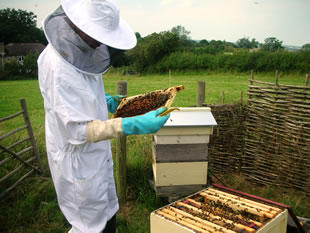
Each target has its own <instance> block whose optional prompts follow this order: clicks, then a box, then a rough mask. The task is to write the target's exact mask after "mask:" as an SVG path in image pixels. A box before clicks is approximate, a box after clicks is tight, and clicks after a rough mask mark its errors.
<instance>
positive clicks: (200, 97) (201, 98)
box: [197, 81, 206, 107]
mask: <svg viewBox="0 0 310 233" xmlns="http://www.w3.org/2000/svg"><path fill="white" fill-rule="evenodd" d="M205 88H206V83H205V82H203V81H198V83H197V107H202V105H203V104H204V102H205V96H206V95H205Z"/></svg>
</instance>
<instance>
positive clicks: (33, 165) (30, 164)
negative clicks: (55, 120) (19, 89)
mask: <svg viewBox="0 0 310 233" xmlns="http://www.w3.org/2000/svg"><path fill="white" fill-rule="evenodd" d="M20 105H21V109H22V110H21V111H20V112H17V113H14V114H12V115H10V116H8V117H4V118H1V119H0V122H4V121H8V120H11V119H14V118H15V117H18V116H20V115H23V119H24V123H25V125H23V126H21V127H19V128H16V129H13V130H11V131H10V132H8V133H6V134H4V135H1V136H0V154H4V153H6V154H8V155H9V157H6V158H4V159H2V160H1V161H0V168H1V167H3V166H5V165H6V164H8V163H9V162H11V163H12V162H15V161H19V162H20V163H21V164H20V165H19V166H18V167H16V168H14V169H13V170H12V171H8V172H7V174H5V175H3V176H2V177H0V184H1V183H2V182H5V181H6V180H8V179H9V178H10V177H11V176H13V175H16V173H17V172H19V171H21V170H22V169H23V168H26V171H25V174H23V175H22V176H21V177H19V179H18V180H17V181H15V182H14V183H13V184H10V185H9V187H7V188H6V189H5V190H3V191H2V192H1V193H0V197H1V196H3V195H5V194H6V193H7V192H9V191H11V190H12V189H13V188H15V187H16V186H17V185H18V184H19V183H21V182H22V181H23V180H25V179H26V178H27V177H28V176H30V175H31V174H32V173H33V172H38V173H39V174H41V175H44V169H43V166H42V163H41V160H40V155H39V151H38V148H37V145H36V141H35V138H34V134H33V130H32V126H31V122H30V119H29V115H28V111H27V106H26V100H25V99H20ZM25 129H26V130H27V137H26V138H23V139H20V140H18V141H16V142H14V143H13V144H11V145H9V146H4V145H3V144H1V141H3V140H4V139H7V138H9V137H10V136H12V135H15V134H16V133H18V132H21V131H23V130H25ZM28 141H29V142H30V144H31V145H30V146H28V147H27V148H24V149H21V150H20V151H18V152H14V151H13V148H16V147H17V146H18V145H21V144H22V143H25V142H28ZM29 151H32V153H33V156H32V157H30V158H29V157H27V158H24V156H23V155H24V154H26V153H27V152H29ZM27 169H29V170H27Z"/></svg>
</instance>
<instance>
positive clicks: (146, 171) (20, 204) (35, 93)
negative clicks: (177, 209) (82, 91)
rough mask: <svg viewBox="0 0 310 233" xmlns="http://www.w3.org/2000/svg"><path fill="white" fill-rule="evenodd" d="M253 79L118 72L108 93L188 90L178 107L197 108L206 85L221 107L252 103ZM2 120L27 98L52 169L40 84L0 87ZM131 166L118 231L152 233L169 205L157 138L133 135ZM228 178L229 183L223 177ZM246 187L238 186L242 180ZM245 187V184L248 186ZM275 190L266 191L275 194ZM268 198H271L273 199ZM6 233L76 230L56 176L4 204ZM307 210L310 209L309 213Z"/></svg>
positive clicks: (0, 126)
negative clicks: (158, 172) (159, 178)
mask: <svg viewBox="0 0 310 233" xmlns="http://www.w3.org/2000/svg"><path fill="white" fill-rule="evenodd" d="M249 78H250V75H249V74H228V73H222V74H217V73H214V74H210V73H209V74H204V73H203V72H197V73H188V74H178V73H174V72H171V74H170V75H168V74H166V75H150V76H121V75H119V74H117V72H113V73H108V74H107V75H105V76H104V77H103V82H104V84H105V90H106V92H108V93H109V94H111V95H113V94H115V93H116V85H117V82H118V81H120V80H125V81H127V83H128V96H131V95H136V94H140V93H144V92H148V91H152V90H157V89H163V88H166V87H170V86H174V85H184V87H185V89H184V90H183V91H181V92H180V93H179V94H178V95H177V97H176V99H175V102H174V106H180V107H182V106H183V107H184V106H193V105H195V103H196V89H197V81H200V80H202V81H205V82H206V101H205V102H206V103H208V104H216V103H220V102H221V93H222V92H225V101H226V102H227V103H233V102H237V101H239V100H240V93H241V91H243V93H244V100H246V99H247V97H246V92H247V85H248V79H249ZM257 79H259V80H263V81H270V82H273V80H274V74H257ZM279 82H280V83H285V84H293V85H303V84H304V76H298V75H282V74H281V75H280V79H279ZM0 93H1V95H0V109H1V111H0V118H2V117H5V116H8V115H10V114H13V113H15V112H17V111H19V110H20V106H19V101H18V100H19V98H26V101H27V106H28V111H29V115H30V120H31V123H32V126H33V130H34V133H35V138H36V141H37V144H38V147H39V151H40V155H41V158H42V161H43V164H44V167H45V168H46V170H48V164H47V159H46V149H45V139H44V109H43V99H42V97H41V95H40V91H39V86H38V81H35V80H27V81H2V82H0ZM19 124H22V119H18V120H15V121H13V122H12V123H11V124H9V125H7V124H4V123H0V135H3V134H4V133H6V132H8V131H9V130H10V129H12V128H13V127H15V126H17V125H19ZM111 142H112V152H113V154H115V142H114V140H112V141H111ZM127 143H128V145H127V148H128V151H127V166H128V192H127V198H126V200H125V201H124V202H123V203H121V204H120V211H119V213H118V216H117V223H118V230H117V231H118V232H119V233H124V232H129V233H131V232H132V233H139V232H141V233H142V232H143V233H145V232H149V214H150V212H151V211H153V210H155V209H157V208H159V207H161V206H163V205H164V204H165V203H166V202H165V200H163V199H159V198H157V197H156V195H155V193H154V191H153V190H152V188H151V187H150V186H149V180H150V179H152V168H151V163H152V159H151V136H150V135H140V136H129V137H128V139H127ZM223 179H224V178H223ZM224 180H225V182H227V184H228V185H229V186H231V187H236V188H238V189H240V190H241V189H242V191H249V192H252V193H253V192H255V190H259V189H258V188H257V187H255V186H252V185H251V184H247V183H246V181H245V180H242V179H241V178H240V177H238V176H231V177H230V178H229V179H224ZM238 180H240V181H242V182H239V183H238V182H236V181H238ZM244 184H245V185H244ZM269 189H271V188H266V190H269ZM281 192H282V191H280V189H279V190H277V191H272V192H271V191H270V192H267V191H266V192H265V193H264V191H262V192H260V193H259V194H260V195H262V196H267V197H268V198H269V199H273V200H276V201H277V200H279V195H278V194H279V193H281ZM284 192H285V193H286V194H285V195H286V199H285V200H283V199H281V202H284V203H285V202H286V201H287V202H288V203H286V204H290V205H292V206H293V207H294V208H295V210H296V212H297V214H298V215H301V216H304V217H310V211H309V209H310V208H309V203H310V202H309V200H305V199H304V196H303V195H300V194H298V193H295V192H291V191H290V192H286V191H283V193H284ZM266 193H267V194H268V195H267V194H266ZM0 206H1V211H0V232H8V233H15V232H16V233H17V232H18V233H20V232H24V233H28V232H29V233H30V232H51V233H52V232H53V233H55V232H66V231H68V230H69V229H70V226H69V224H68V223H67V222H66V220H65V219H64V217H63V215H62V213H61V211H60V210H59V208H58V205H57V200H56V194H55V190H54V187H53V183H52V181H51V179H50V177H40V176H33V177H31V178H29V179H27V180H26V181H25V182H23V183H22V185H20V186H19V187H18V188H16V189H15V190H14V191H12V192H10V193H9V194H8V195H7V196H6V197H5V198H2V199H0ZM302 206H307V207H308V208H303V207H302Z"/></svg>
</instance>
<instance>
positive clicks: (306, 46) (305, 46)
mask: <svg viewBox="0 0 310 233" xmlns="http://www.w3.org/2000/svg"><path fill="white" fill-rule="evenodd" d="M301 48H302V49H304V50H310V44H304V45H303V46H302V47H301Z"/></svg>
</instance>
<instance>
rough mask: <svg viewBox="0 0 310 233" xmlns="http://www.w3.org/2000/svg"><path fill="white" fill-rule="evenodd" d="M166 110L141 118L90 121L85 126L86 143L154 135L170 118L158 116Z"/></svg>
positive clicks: (153, 112)
mask: <svg viewBox="0 0 310 233" xmlns="http://www.w3.org/2000/svg"><path fill="white" fill-rule="evenodd" d="M166 110H167V108H166V107H163V108H159V109H157V110H155V111H150V112H148V113H146V114H144V115H141V116H135V117H126V118H114V119H110V120H107V121H101V120H94V121H90V122H88V123H87V125H86V137H87V141H88V142H99V141H103V140H108V139H111V138H116V137H119V136H123V135H125V136H128V135H132V134H151V133H156V132H157V131H158V130H159V129H160V128H161V127H162V126H163V125H164V124H165V123H166V121H167V120H168V118H169V116H170V114H168V115H166V116H159V114H161V113H162V112H164V111H166Z"/></svg>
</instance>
